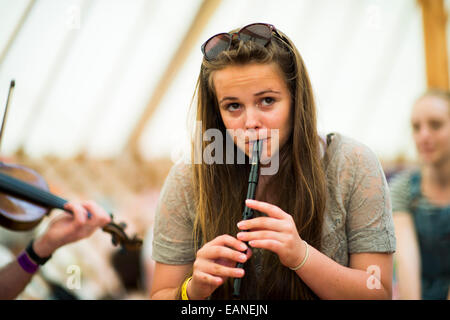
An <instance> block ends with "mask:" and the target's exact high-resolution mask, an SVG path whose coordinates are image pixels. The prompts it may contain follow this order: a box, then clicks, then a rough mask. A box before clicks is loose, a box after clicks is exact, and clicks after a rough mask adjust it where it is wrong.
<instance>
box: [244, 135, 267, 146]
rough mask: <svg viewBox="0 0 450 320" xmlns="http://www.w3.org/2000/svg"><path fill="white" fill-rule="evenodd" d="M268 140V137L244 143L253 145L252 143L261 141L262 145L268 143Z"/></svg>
mask: <svg viewBox="0 0 450 320" xmlns="http://www.w3.org/2000/svg"><path fill="white" fill-rule="evenodd" d="M269 139H270V137H267V138H264V139H256V140H249V141H246V142H245V144H246V145H249V144H253V143H255V142H256V141H258V140H262V141H263V143H264V142H267V141H269Z"/></svg>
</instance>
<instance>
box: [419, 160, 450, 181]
mask: <svg viewBox="0 0 450 320" xmlns="http://www.w3.org/2000/svg"><path fill="white" fill-rule="evenodd" d="M423 174H424V177H425V178H426V179H427V180H428V181H429V182H430V183H432V184H434V185H436V186H439V187H450V161H446V162H444V163H442V164H437V165H428V166H425V167H424V168H423Z"/></svg>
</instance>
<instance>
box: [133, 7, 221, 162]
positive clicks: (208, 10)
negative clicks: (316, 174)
mask: <svg viewBox="0 0 450 320" xmlns="http://www.w3.org/2000/svg"><path fill="white" fill-rule="evenodd" d="M220 2H221V0H203V3H202V4H201V6H200V9H199V10H198V12H197V14H196V16H195V18H194V20H193V22H192V24H191V26H190V27H189V29H188V30H187V32H186V35H185V37H184V41H182V42H181V43H180V46H179V47H178V49H177V51H176V52H175V55H174V57H173V59H172V61H171V62H170V63H169V65H168V67H167V69H166V70H165V72H164V73H163V75H162V77H161V80H160V81H159V83H158V85H157V86H156V88H155V90H154V91H153V94H152V96H151V98H150V100H149V102H148V104H147V107H146V108H145V110H144V113H143V115H142V116H141V117H140V119H139V122H138V123H137V125H136V127H135V128H134V130H133V132H132V133H131V135H130V138H129V140H128V143H127V146H126V149H127V151H129V152H130V153H131V154H132V156H133V157H137V158H139V157H140V153H139V138H140V137H141V135H142V132H143V131H144V129H145V127H146V125H147V123H148V121H149V120H150V118H151V117H152V115H153V113H154V111H155V110H156V108H157V107H158V105H159V103H160V102H161V100H162V98H163V97H164V95H165V94H166V92H167V90H168V89H169V87H170V85H171V83H172V81H173V80H174V79H175V77H176V75H177V74H178V72H179V71H180V69H181V67H182V66H183V64H184V62H185V61H186V59H187V57H188V56H189V54H190V52H191V50H192V49H193V46H194V44H196V43H197V39H198V37H199V36H200V35H201V32H202V31H203V29H204V27H205V26H206V24H207V23H208V21H209V19H210V18H211V17H212V15H213V14H214V12H215V10H216V9H217V8H218V7H219V4H220Z"/></svg>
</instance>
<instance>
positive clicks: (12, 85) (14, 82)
mask: <svg viewBox="0 0 450 320" xmlns="http://www.w3.org/2000/svg"><path fill="white" fill-rule="evenodd" d="M15 86H16V81H15V80H14V79H13V80H11V88H14V87H15Z"/></svg>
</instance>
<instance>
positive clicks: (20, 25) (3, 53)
mask: <svg viewBox="0 0 450 320" xmlns="http://www.w3.org/2000/svg"><path fill="white" fill-rule="evenodd" d="M35 3H36V0H31V1H29V2H28V4H27V6H26V7H25V9H24V11H23V13H22V15H21V16H20V18H19V20H18V21H17V24H16V26H15V27H14V30H13V32H12V33H11V34H10V36H9V38H8V41H6V45H5V47H4V48H3V50H2V51H1V52H0V65H1V64H2V63H3V61H4V60H5V58H6V55H7V54H8V52H9V49H11V46H12V44H13V42H14V40H15V39H16V38H17V35H18V34H19V32H20V30H22V28H23V25H24V24H25V21H26V20H27V18H28V16H29V15H30V12H31V9H32V8H33V6H34V5H35Z"/></svg>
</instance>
